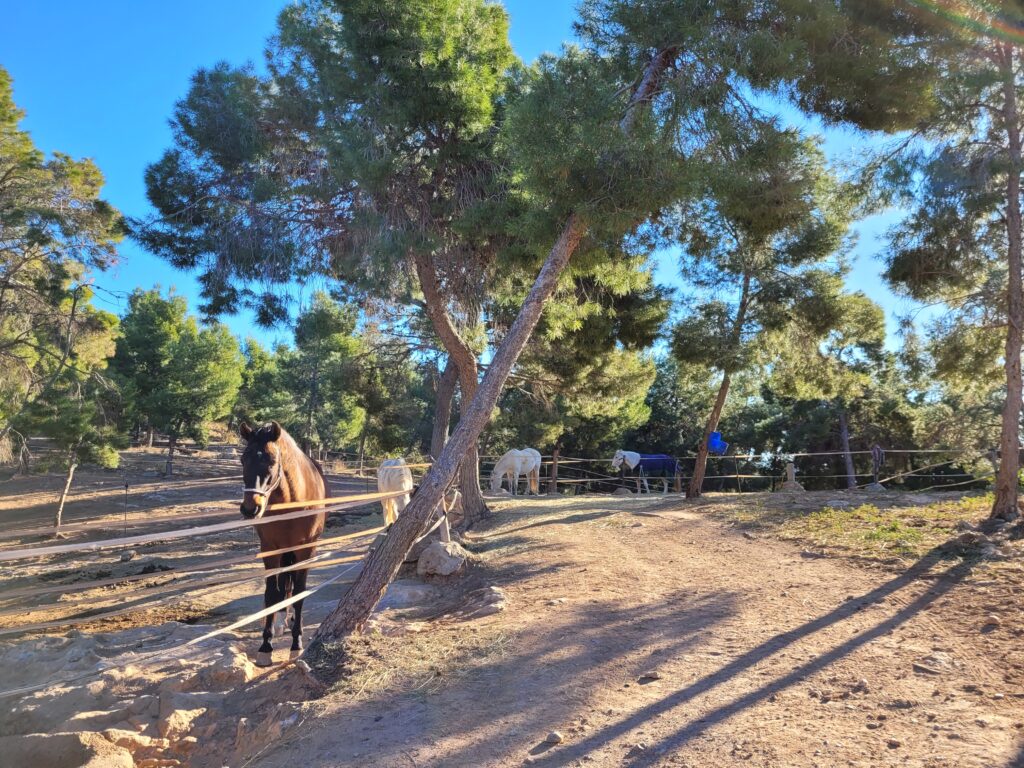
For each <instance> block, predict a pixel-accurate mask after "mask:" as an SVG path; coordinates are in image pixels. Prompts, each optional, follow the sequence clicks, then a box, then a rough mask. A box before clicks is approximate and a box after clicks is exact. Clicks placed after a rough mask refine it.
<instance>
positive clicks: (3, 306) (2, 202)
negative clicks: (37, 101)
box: [0, 68, 124, 440]
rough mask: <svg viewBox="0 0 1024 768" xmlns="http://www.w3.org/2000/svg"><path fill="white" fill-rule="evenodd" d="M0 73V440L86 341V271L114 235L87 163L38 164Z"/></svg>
mask: <svg viewBox="0 0 1024 768" xmlns="http://www.w3.org/2000/svg"><path fill="white" fill-rule="evenodd" d="M23 117H24V114H23V113H22V112H21V110H19V109H18V108H17V106H16V105H15V104H14V100H13V93H12V82H11V78H10V76H9V75H8V74H7V72H6V70H4V69H2V68H0V440H2V439H4V438H6V437H7V435H8V433H9V432H10V430H11V428H12V423H13V421H14V420H15V419H17V418H18V415H19V414H20V413H22V411H24V409H25V408H26V407H28V406H29V405H31V404H32V403H33V402H34V401H38V400H45V399H47V398H48V397H51V396H55V392H54V388H55V387H57V386H58V384H59V383H60V380H61V377H62V376H63V375H64V374H65V373H66V372H67V371H68V369H69V368H72V367H74V365H75V363H74V360H75V355H76V348H77V346H78V344H79V343H80V341H81V340H82V339H83V338H86V337H88V336H89V335H90V334H91V332H92V329H91V327H90V326H91V325H92V323H93V322H94V321H95V313H94V312H92V311H90V309H89V308H88V299H87V298H86V296H87V294H88V293H89V292H90V290H91V289H90V288H89V284H90V282H91V280H90V277H89V276H88V274H87V271H88V270H101V269H103V268H105V267H106V266H108V265H109V264H111V263H112V262H113V260H114V257H115V247H116V244H117V242H118V241H119V240H120V238H121V236H122V234H123V231H124V227H123V224H122V221H121V216H120V214H119V213H118V212H117V211H116V210H115V209H114V208H112V207H111V206H110V205H109V204H108V203H106V202H105V201H104V200H102V199H101V198H100V196H99V195H100V190H101V188H102V186H103V176H102V174H101V173H100V171H99V169H98V168H96V166H95V165H94V164H93V163H92V162H91V161H89V160H74V159H73V158H71V157H69V156H67V155H64V154H60V153H57V154H54V156H53V157H51V158H49V159H47V158H46V157H45V156H44V155H43V153H42V152H40V151H39V150H38V149H37V148H36V147H35V145H34V144H33V142H32V139H31V137H30V136H29V134H28V133H27V132H26V131H24V130H22V129H21V128H20V127H19V122H20V121H21V119H22V118H23Z"/></svg>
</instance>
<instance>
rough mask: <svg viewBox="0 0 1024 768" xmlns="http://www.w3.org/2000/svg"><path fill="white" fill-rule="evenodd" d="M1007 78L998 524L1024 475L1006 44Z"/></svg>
mask: <svg viewBox="0 0 1024 768" xmlns="http://www.w3.org/2000/svg"><path fill="white" fill-rule="evenodd" d="M1000 47H1001V49H1002V51H1001V52H1002V57H1001V65H1002V66H1001V69H1002V73H1003V118H1004V121H1005V123H1006V137H1007V146H1008V149H1009V155H1010V171H1009V173H1008V174H1007V180H1006V239H1007V250H1006V261H1007V268H1008V272H1009V278H1008V280H1007V285H1006V310H1007V311H1006V352H1005V367H1006V402H1005V403H1004V404H1003V418H1002V430H1001V433H1000V437H999V452H1000V461H999V473H998V474H997V475H996V489H995V490H996V494H995V501H994V502H993V503H992V514H991V517H992V518H993V519H999V520H1013V519H1015V518H1016V517H1018V516H1019V515H1020V512H1019V511H1018V509H1017V486H1018V482H1019V481H1018V474H1019V472H1020V411H1021V399H1022V384H1021V368H1020V357H1021V342H1022V338H1021V332H1022V328H1024V288H1022V285H1021V266H1022V265H1021V258H1022V257H1021V209H1020V172H1021V137H1020V123H1019V115H1018V111H1017V92H1016V85H1015V82H1014V70H1013V63H1014V62H1013V52H1014V48H1013V46H1010V45H1001V46H1000Z"/></svg>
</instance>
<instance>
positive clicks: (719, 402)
mask: <svg viewBox="0 0 1024 768" xmlns="http://www.w3.org/2000/svg"><path fill="white" fill-rule="evenodd" d="M749 306H750V273H749V272H745V273H744V274H743V287H742V289H741V291H740V301H739V304H738V305H737V307H736V320H735V321H734V322H733V326H732V332H731V333H730V335H729V336H730V338H729V341H730V344H731V346H732V347H733V348H734V349H737V350H738V349H739V344H740V341H741V340H742V339H743V325H744V323H746V322H747V309H748V307H749ZM731 378H732V377H731V374H730V373H729V371H728V370H726V371H723V373H722V384H721V385H720V386H719V387H718V396H717V397H716V398H715V405H714V407H713V408H712V409H711V415H710V416H708V423H707V424H706V425H705V428H704V439H703V440H702V441H701V444H700V447H699V448H698V449H697V460H696V462H695V463H694V465H693V477H692V478H690V485H689V486H688V487H687V488H686V498H688V499H696V498H699V497H700V493H701V487H702V486H703V485H704V474H705V473H706V471H707V465H708V440H709V439H710V438H711V433H712V432H714V431H715V430H716V429H717V428H718V422H719V421H720V420H721V418H722V408H723V407H725V398H726V397H728V395H729V384H730V382H731ZM737 482H738V480H737Z"/></svg>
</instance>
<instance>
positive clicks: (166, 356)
mask: <svg viewBox="0 0 1024 768" xmlns="http://www.w3.org/2000/svg"><path fill="white" fill-rule="evenodd" d="M122 327H123V328H124V335H123V336H122V338H121V339H120V340H119V341H118V344H117V349H116V352H115V354H114V359H113V366H112V367H114V368H115V370H116V371H117V373H118V378H119V380H120V381H122V382H123V383H124V388H125V391H126V392H127V393H128V395H127V396H128V397H129V398H130V402H131V409H132V411H131V412H132V413H133V414H136V415H137V416H138V417H139V418H140V419H143V420H144V421H145V423H146V424H147V425H149V426H150V427H151V428H154V429H158V430H160V431H161V432H163V433H164V434H165V435H167V437H168V447H167V461H166V465H165V470H164V471H165V474H167V475H171V474H173V471H174V450H175V448H176V447H177V444H178V441H179V440H180V439H181V438H183V437H189V438H191V439H193V440H195V441H196V442H197V443H199V444H205V442H206V440H207V424H208V422H210V421H212V420H214V419H218V418H221V417H223V416H227V414H228V413H229V412H230V410H231V406H232V404H233V403H234V402H235V399H236V397H237V394H238V388H239V386H240V385H241V379H242V373H241V371H242V366H243V358H242V355H241V351H240V350H239V347H238V341H237V340H236V339H235V337H234V336H232V335H231V333H230V332H229V331H228V329H227V328H226V327H225V326H223V325H220V324H212V325H209V326H207V327H204V328H200V326H199V323H198V322H197V321H196V319H195V318H193V317H189V316H188V315H187V314H186V305H185V301H184V299H182V298H181V297H176V296H170V297H168V298H166V299H165V298H163V297H162V296H161V295H160V293H159V291H157V290H151V291H136V292H135V293H134V294H133V295H132V298H131V300H130V301H129V309H128V312H127V314H126V315H125V317H124V319H123V321H122Z"/></svg>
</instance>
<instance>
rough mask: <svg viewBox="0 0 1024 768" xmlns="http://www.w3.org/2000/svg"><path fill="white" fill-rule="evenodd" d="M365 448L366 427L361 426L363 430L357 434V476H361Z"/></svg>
mask: <svg viewBox="0 0 1024 768" xmlns="http://www.w3.org/2000/svg"><path fill="white" fill-rule="evenodd" d="M365 450H366V427H365V426H364V427H363V431H362V432H361V433H360V435H359V477H362V476H363V468H364V467H363V461H364V460H365V458H366V454H365V453H364V451H365Z"/></svg>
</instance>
